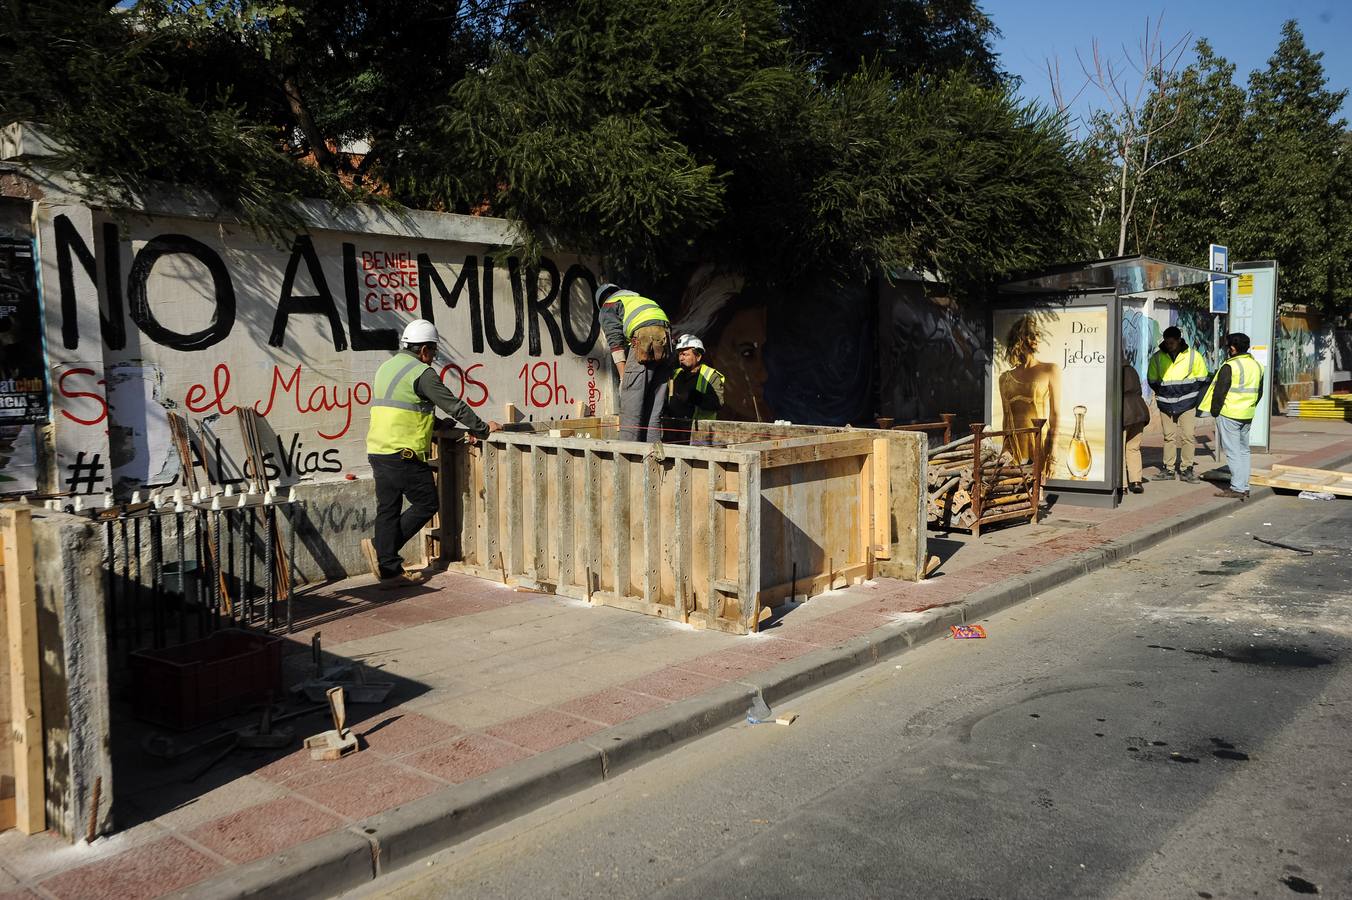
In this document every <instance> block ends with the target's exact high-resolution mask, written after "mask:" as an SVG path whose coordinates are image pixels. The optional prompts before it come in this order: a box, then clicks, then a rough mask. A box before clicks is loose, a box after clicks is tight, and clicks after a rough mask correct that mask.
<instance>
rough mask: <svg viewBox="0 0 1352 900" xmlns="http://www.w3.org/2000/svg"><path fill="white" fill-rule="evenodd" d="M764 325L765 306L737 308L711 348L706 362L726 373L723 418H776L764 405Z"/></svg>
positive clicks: (753, 420) (757, 419) (749, 420)
mask: <svg viewBox="0 0 1352 900" xmlns="http://www.w3.org/2000/svg"><path fill="white" fill-rule="evenodd" d="M765 322H766V319H765V307H764V306H751V307H744V308H742V309H738V310H737V311H735V312H734V313H733V314H732V315H731V316H729V317H728V318H727V320H726V321H725V322H724V323H722V327H721V328H719V329H718V334H717V337H715V338H714V340H713V343H712V344H709V345H708V346H709V355H708V356H707V357H706V362H708V363H709V364H710V365H712V366H713V367H714V368H716V369H718V370H719V371H720V372H722V373H723V379H724V391H725V395H724V398H723V409H722V411H721V412H720V413H719V416H720V417H721V418H724V419H733V420H737V421H742V422H767V421H772V420H773V418H774V416H773V415H772V413H771V411H770V408H769V406H768V405H767V404H766V402H765V381H766V378H767V375H766V372H765ZM708 340H709V339H708V338H705V341H706V343H707V342H708Z"/></svg>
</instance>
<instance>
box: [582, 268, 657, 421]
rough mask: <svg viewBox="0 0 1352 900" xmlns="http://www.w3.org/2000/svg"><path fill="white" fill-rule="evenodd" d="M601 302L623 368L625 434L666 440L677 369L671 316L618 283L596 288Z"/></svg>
mask: <svg viewBox="0 0 1352 900" xmlns="http://www.w3.org/2000/svg"><path fill="white" fill-rule="evenodd" d="M596 305H597V307H598V308H599V309H600V319H601V328H602V330H603V331H604V332H605V335H606V340H607V342H608V343H609V344H610V355H611V358H612V359H614V360H615V368H616V369H617V370H619V373H620V434H619V439H620V440H622V441H647V442H650V443H651V442H654V441H660V440H662V413H663V410H664V409H665V408H666V400H667V390H666V388H667V380H668V378H669V376H670V375H671V368H672V364H671V320H670V319H668V318H667V314H666V313H665V312H663V311H662V307H661V306H659V305H658V304H657V301H656V300H649V299H648V298H647V297H640V296H639V295H638V294H635V293H634V292H633V291H626V290H622V289H621V288H620V287H619V286H618V285H614V284H603V285H601V286H600V287H599V288H597V289H596Z"/></svg>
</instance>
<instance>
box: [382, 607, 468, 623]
mask: <svg viewBox="0 0 1352 900" xmlns="http://www.w3.org/2000/svg"><path fill="white" fill-rule="evenodd" d="M372 615H373V616H374V617H375V618H376V619H377V620H378V621H380V622H384V623H385V624H387V625H394V626H397V627H399V628H407V627H409V626H411V625H426V624H427V623H428V622H440V621H442V620H443V619H450V618H453V617H454V616H456V615H457V613H456V611H455V608H454V607H452V606H451V605H450V604H449V603H443V604H441V605H440V606H432V605H430V604H421V603H412V602H408V603H391V604H389V605H388V606H382V607H380V608H379V609H377V610H376V611H375V612H374V613H372Z"/></svg>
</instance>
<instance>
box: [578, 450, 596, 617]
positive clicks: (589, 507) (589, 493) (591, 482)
mask: <svg viewBox="0 0 1352 900" xmlns="http://www.w3.org/2000/svg"><path fill="white" fill-rule="evenodd" d="M600 503H601V460H600V458H599V457H598V456H597V455H596V451H595V450H590V449H589V450H583V451H582V572H581V575H582V581H583V585H584V586H585V587H586V594H588V595H590V593H591V592H592V591H594V590H597V589H598V588H599V587H600V585H599V584H597V583H596V581H597V579H599V578H600V576H601V517H600V515H599V513H598V508H599V506H600ZM589 577H590V578H591V583H590V584H588V583H587V579H588V578H589Z"/></svg>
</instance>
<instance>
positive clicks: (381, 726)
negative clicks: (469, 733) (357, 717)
mask: <svg viewBox="0 0 1352 900" xmlns="http://www.w3.org/2000/svg"><path fill="white" fill-rule="evenodd" d="M363 725H364V726H365V730H362V729H361V728H360V727H359V728H354V729H353V730H354V731H356V732H357V734H358V735H359V736H360V737H361V739H362V740H363V741H365V742H366V746H367V747H368V748H370V749H371V750H374V751H376V752H377V753H379V754H381V755H383V756H401V755H403V754H405V753H411V752H413V751H414V750H421V749H423V748H424V747H430V746H432V745H433V744H440V743H441V742H442V741H448V740H450V739H451V738H453V737H455V736H457V735H459V734H463V733H464V729H463V728H457V727H456V726H454V725H448V724H446V723H445V722H442V721H440V720H438V719H432V718H428V717H427V716H422V715H419V714H418V713H415V712H408V711H407V710H402V709H393V710H390V711H388V712H386V713H382V714H379V715H376V716H372V717H371V718H370V719H369V720H367V721H366V722H365V723H363Z"/></svg>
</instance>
